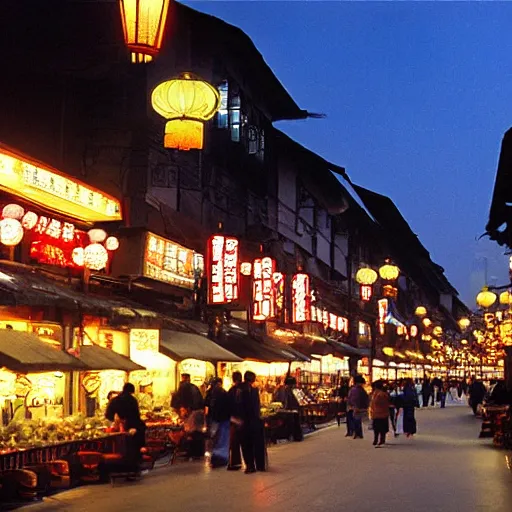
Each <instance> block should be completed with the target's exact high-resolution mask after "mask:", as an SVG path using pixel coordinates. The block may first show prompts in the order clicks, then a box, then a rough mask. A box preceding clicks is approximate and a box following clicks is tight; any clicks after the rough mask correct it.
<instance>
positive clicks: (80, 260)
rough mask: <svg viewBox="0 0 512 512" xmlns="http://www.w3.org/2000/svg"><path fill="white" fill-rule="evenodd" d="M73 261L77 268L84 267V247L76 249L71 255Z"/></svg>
mask: <svg viewBox="0 0 512 512" xmlns="http://www.w3.org/2000/svg"><path fill="white" fill-rule="evenodd" d="M71 259H72V260H73V263H74V264H75V265H76V266H77V267H83V266H84V249H83V247H75V248H74V249H73V252H72V253H71Z"/></svg>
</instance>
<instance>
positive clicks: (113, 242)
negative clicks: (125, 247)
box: [105, 236, 119, 251]
mask: <svg viewBox="0 0 512 512" xmlns="http://www.w3.org/2000/svg"><path fill="white" fill-rule="evenodd" d="M105 247H106V248H107V251H117V249H119V240H118V239H117V238H116V237H115V236H109V237H108V238H107V240H106V241H105Z"/></svg>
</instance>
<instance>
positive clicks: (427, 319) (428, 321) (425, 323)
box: [423, 318, 432, 327]
mask: <svg viewBox="0 0 512 512" xmlns="http://www.w3.org/2000/svg"><path fill="white" fill-rule="evenodd" d="M423 325H424V326H425V327H430V326H431V325H432V320H430V318H424V319H423Z"/></svg>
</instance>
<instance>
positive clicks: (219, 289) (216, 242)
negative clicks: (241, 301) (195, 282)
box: [207, 235, 240, 305]
mask: <svg viewBox="0 0 512 512" xmlns="http://www.w3.org/2000/svg"><path fill="white" fill-rule="evenodd" d="M239 245H240V244H239V241H238V239H236V238H234V237H231V236H224V235H214V236H212V237H210V239H209V240H208V247H207V255H208V269H207V270H208V304H212V305H216V304H229V303H231V302H235V301H236V300H238V295H239V283H240V276H239Z"/></svg>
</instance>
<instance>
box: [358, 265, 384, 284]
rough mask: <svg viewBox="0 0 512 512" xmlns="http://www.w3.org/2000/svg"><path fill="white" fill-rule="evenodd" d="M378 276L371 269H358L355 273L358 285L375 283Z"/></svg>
mask: <svg viewBox="0 0 512 512" xmlns="http://www.w3.org/2000/svg"><path fill="white" fill-rule="evenodd" d="M378 277H379V276H378V274H377V272H375V270H373V268H368V267H365V268H360V269H359V270H358V271H357V273H356V281H357V282H358V283H359V284H364V285H372V284H374V283H375V281H377V279H378Z"/></svg>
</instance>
